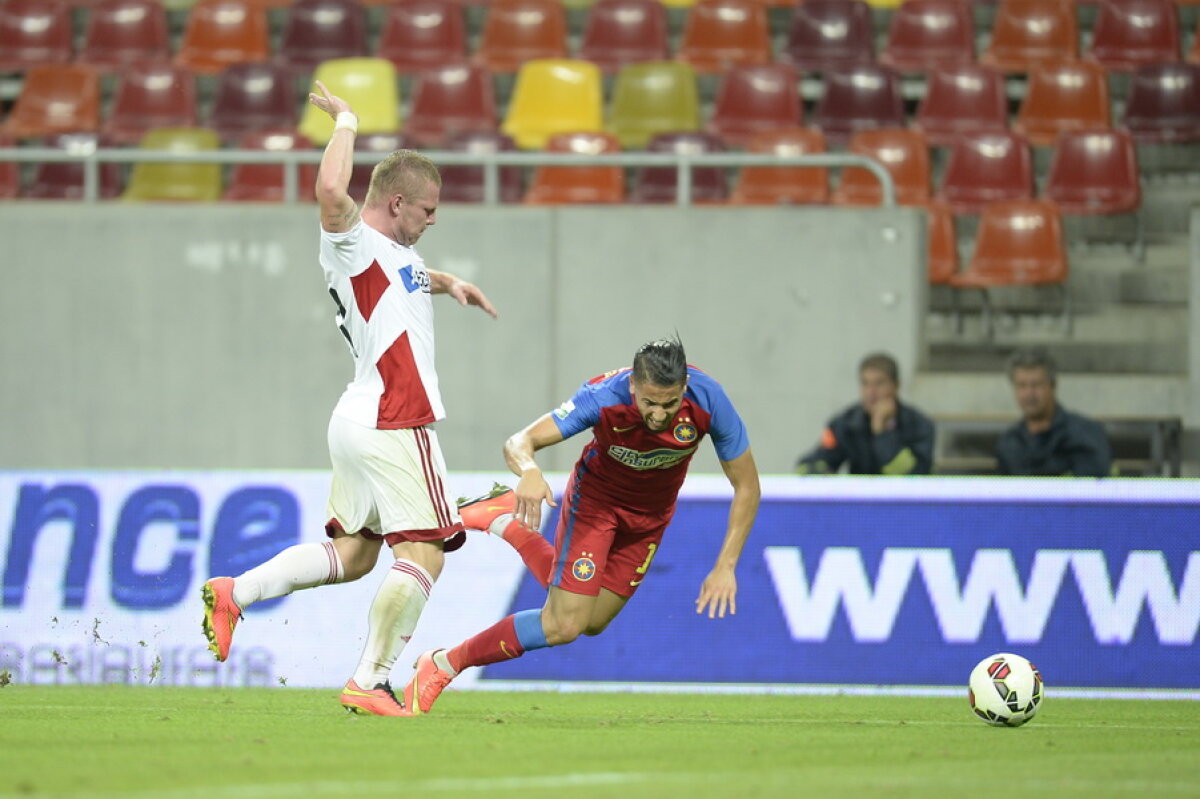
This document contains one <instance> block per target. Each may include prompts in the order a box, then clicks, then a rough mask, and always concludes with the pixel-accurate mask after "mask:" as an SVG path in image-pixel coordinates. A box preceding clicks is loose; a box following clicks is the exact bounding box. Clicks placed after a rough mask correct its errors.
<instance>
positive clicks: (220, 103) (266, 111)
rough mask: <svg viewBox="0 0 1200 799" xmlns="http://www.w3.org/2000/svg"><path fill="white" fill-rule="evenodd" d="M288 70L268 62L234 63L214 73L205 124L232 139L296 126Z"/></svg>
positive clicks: (294, 95) (225, 139)
mask: <svg viewBox="0 0 1200 799" xmlns="http://www.w3.org/2000/svg"><path fill="white" fill-rule="evenodd" d="M296 112H297V102H296V94H295V87H294V86H293V84H292V76H291V74H290V73H289V72H288V71H287V70H286V69H285V68H283V67H281V66H278V65H276V64H271V63H269V62H265V61H264V62H262V63H258V64H234V65H233V66H230V67H227V68H226V69H224V70H223V71H222V72H221V74H220V75H218V76H217V87H216V92H215V94H214V96H213V102H212V109H211V111H210V112H209V119H208V124H209V125H210V126H211V127H213V128H215V129H216V130H217V132H218V133H219V134H220V135H221V139H222V141H225V142H233V141H237V140H239V139H241V138H242V137H243V136H245V135H246V134H247V133H251V132H253V131H262V130H281V129H285V128H295V127H296V117H297V113H296Z"/></svg>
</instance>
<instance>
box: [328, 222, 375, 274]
mask: <svg viewBox="0 0 1200 799" xmlns="http://www.w3.org/2000/svg"><path fill="white" fill-rule="evenodd" d="M364 229H365V226H364V225H363V221H362V220H361V219H360V220H358V222H357V224H355V225H354V227H352V228H350V229H349V230H347V231H345V232H344V233H330V232H329V231H327V230H325V229H324V228H322V229H321V265H322V266H324V267H325V268H326V269H328V270H330V271H331V272H336V273H338V274H341V275H350V276H353V275H357V274H358V273H359V272H362V271H363V270H364V269H366V268H367V267H369V266H370V265H371V263H370V261H369V260H368V259H366V258H363V257H362V255H361V249H362V248H361V245H362V240H363V231H364ZM364 261H366V263H363V262H364Z"/></svg>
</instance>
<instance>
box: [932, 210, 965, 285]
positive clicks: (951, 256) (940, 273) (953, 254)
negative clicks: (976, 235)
mask: <svg viewBox="0 0 1200 799" xmlns="http://www.w3.org/2000/svg"><path fill="white" fill-rule="evenodd" d="M925 213H926V225H927V227H926V231H925V235H926V239H927V241H926V257H927V259H928V265H927V267H928V275H929V283H930V284H931V285H934V286H945V285H949V284H950V281H952V280H953V279H954V276H955V275H957V274H958V238H957V236H956V235H955V232H954V214H953V213H952V212H951V211H950V209H949V208H947V207H946V206H945V205H943V204H941V203H936V202H935V203H930V204H929V205H928V206H926V208H925Z"/></svg>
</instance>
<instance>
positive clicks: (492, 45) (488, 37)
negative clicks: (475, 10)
mask: <svg viewBox="0 0 1200 799" xmlns="http://www.w3.org/2000/svg"><path fill="white" fill-rule="evenodd" d="M566 57H567V12H566V8H565V7H564V6H563V4H562V2H561V0H493V2H491V3H489V4H488V6H487V18H486V19H485V20H484V23H483V31H482V33H481V34H480V39H479V46H478V47H476V48H475V54H474V60H475V61H476V63H479V64H482V65H483V66H485V67H487V68H488V69H490V70H491V71H492V72H499V73H509V72H516V71H517V70H518V69H520V68H521V65H522V64H524V63H525V62H526V61H533V60H536V59H548V58H566Z"/></svg>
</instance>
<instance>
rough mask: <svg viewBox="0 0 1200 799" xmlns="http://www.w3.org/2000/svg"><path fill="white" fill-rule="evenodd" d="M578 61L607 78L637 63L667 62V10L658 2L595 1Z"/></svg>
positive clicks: (668, 52)
mask: <svg viewBox="0 0 1200 799" xmlns="http://www.w3.org/2000/svg"><path fill="white" fill-rule="evenodd" d="M579 57H580V58H582V59H584V60H586V61H591V62H592V63H593V64H596V65H597V66H599V67H600V69H601V70H602V71H603V72H605V73H606V74H616V73H617V72H618V71H620V69H621V67H623V66H625V65H626V64H635V63H637V62H639V61H666V60H668V59H669V58H670V57H671V52H670V45H669V39H668V26H667V10H666V6H664V5H663V4H662V3H661V2H659V0H596V3H595V5H593V6H592V7H591V9H590V10H589V11H588V16H587V22H586V23H585V24H584V28H583V41H582V42H581V43H580V45H579Z"/></svg>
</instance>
